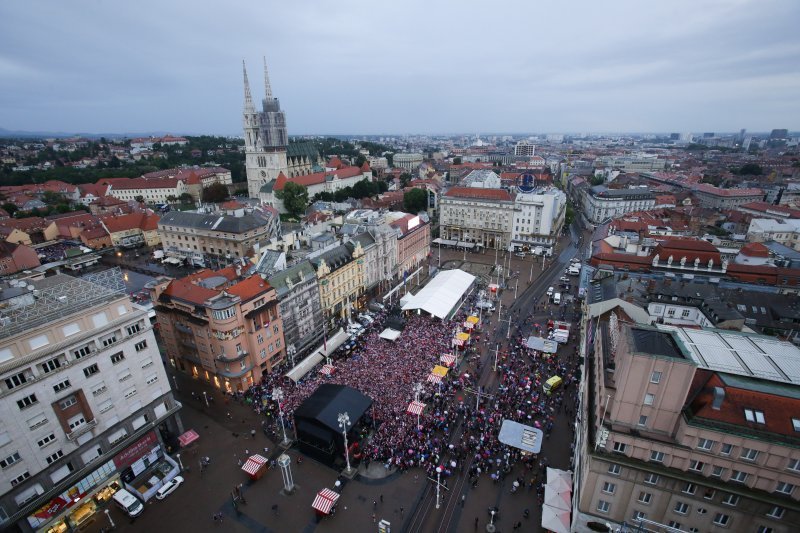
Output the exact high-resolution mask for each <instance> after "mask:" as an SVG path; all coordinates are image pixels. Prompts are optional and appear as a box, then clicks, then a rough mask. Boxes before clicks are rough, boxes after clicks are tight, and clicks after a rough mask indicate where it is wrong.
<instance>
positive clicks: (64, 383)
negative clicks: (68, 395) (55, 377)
mask: <svg viewBox="0 0 800 533" xmlns="http://www.w3.org/2000/svg"><path fill="white" fill-rule="evenodd" d="M71 386H72V384H71V383H70V382H69V380H68V379H65V380H64V381H59V382H58V383H56V384H55V385H53V392H61V391H62V390H66V389H68V388H70V387H71Z"/></svg>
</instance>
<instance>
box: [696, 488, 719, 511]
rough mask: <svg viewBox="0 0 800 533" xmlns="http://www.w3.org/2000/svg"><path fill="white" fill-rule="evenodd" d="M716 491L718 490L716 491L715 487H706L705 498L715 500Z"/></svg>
mask: <svg viewBox="0 0 800 533" xmlns="http://www.w3.org/2000/svg"><path fill="white" fill-rule="evenodd" d="M716 493H717V491H715V490H714V489H706V491H705V492H704V493H703V498H705V499H706V500H713V499H714V494H716ZM697 512H698V513H699V512H700V509H698V510H697ZM703 513H705V509H703ZM701 514H702V513H701Z"/></svg>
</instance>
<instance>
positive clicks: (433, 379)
mask: <svg viewBox="0 0 800 533" xmlns="http://www.w3.org/2000/svg"><path fill="white" fill-rule="evenodd" d="M427 381H428V383H433V384H434V385H435V384H437V383H441V382H442V376H439V375H437V374H428V379H427Z"/></svg>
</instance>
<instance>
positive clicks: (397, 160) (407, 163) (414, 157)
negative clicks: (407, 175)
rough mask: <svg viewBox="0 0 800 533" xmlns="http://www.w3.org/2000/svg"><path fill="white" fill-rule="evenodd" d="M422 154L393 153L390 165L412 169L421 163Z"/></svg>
mask: <svg viewBox="0 0 800 533" xmlns="http://www.w3.org/2000/svg"><path fill="white" fill-rule="evenodd" d="M422 159H423V157H422V154H394V157H393V158H392V165H393V166H395V167H398V168H405V169H408V170H413V169H415V168H417V167H418V166H420V165H421V164H422Z"/></svg>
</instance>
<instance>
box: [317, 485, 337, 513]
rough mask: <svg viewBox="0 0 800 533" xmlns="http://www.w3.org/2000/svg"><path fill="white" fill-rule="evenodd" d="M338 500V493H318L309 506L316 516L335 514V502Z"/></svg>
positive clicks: (324, 490)
mask: <svg viewBox="0 0 800 533" xmlns="http://www.w3.org/2000/svg"><path fill="white" fill-rule="evenodd" d="M338 500H339V493H337V492H334V491H332V490H331V489H322V490H321V491H319V492H318V493H317V495H316V497H315V498H314V501H313V502H312V504H311V507H312V508H313V509H314V510H315V511H316V512H317V514H318V515H323V516H327V515H329V514H332V513H333V512H335V509H334V507H336V502H337V501H338Z"/></svg>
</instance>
